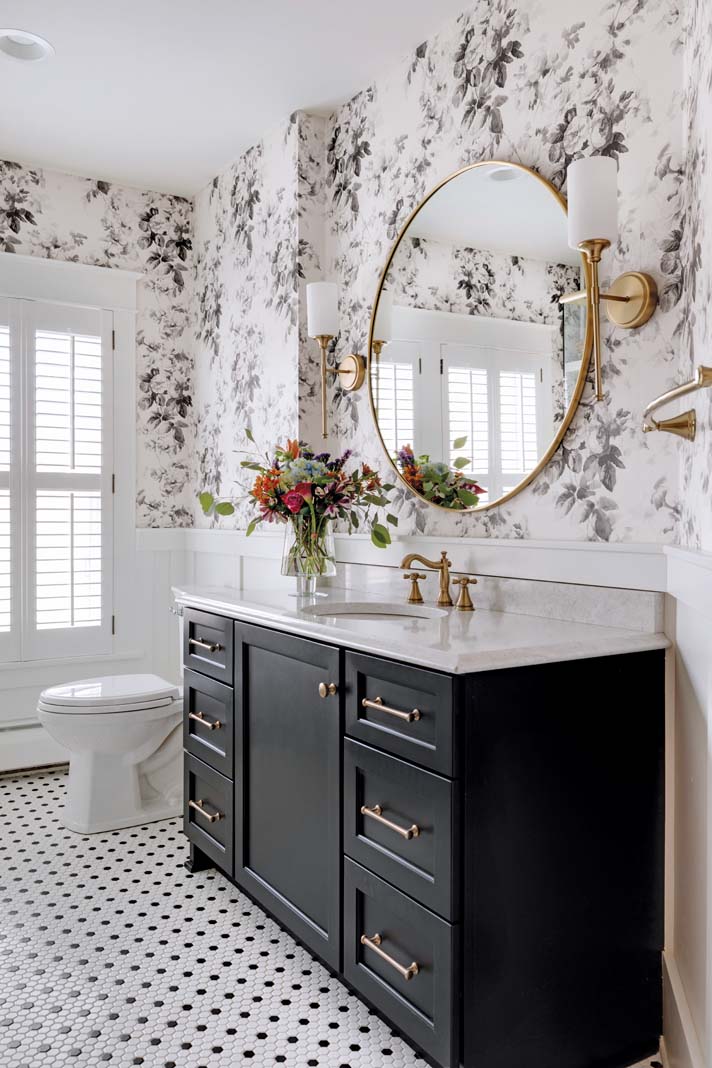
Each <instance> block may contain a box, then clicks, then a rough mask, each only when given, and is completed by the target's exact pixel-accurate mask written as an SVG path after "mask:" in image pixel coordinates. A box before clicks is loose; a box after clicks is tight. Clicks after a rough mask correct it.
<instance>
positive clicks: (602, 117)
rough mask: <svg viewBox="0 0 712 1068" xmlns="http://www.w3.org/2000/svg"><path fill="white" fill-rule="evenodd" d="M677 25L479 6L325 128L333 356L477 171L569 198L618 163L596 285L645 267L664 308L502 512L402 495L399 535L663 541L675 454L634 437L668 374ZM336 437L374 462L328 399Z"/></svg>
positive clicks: (620, 10)
mask: <svg viewBox="0 0 712 1068" xmlns="http://www.w3.org/2000/svg"><path fill="white" fill-rule="evenodd" d="M682 29H683V28H682V26H681V25H680V24H679V19H678V15H677V12H676V9H675V8H674V7H672V8H671V6H670V5H669V4H668V3H667V2H665V0H648V2H647V3H642V2H641V0H615V2H609V0H597V2H595V3H594V4H593V5H588V6H587V7H586V9H585V11H581V12H580V13H579V11H578V10H577V11H576V12H575V13H574V12H573V11H572V8H571V6H570V5H569V4H566V3H564V2H563V0H549V2H546V3H535V4H526V5H524V4H515V3H514V2H513V0H480V2H478V3H477V4H475V5H474V6H472V7H471V8H470V9H469V10H468V11H467V12H466V13H465V14H464V15H462V16H461V17H460V18H459V19H457V20H456V21H454V22H452V23H450V24H449V25H447V26H446V27H445V28H444V30H443V32H441V33H440V34H439V35H438V36H436V37H434V38H432V39H431V40H429V41H427V42H425V43H424V44H423V45H421V46H420V47H419V48H418V49H417V50H416V51H415V53H414V54H413V55H412V56H410V57H409V58H408V59H407V60H406V61H404V62H403V63H401V64H400V66H397V67H396V68H395V69H394V70H392V71H391V72H390V73H388V74H387V75H386V76H384V78H382V79H381V80H380V81H378V82H377V83H376V84H374V85H372V86H370V87H369V88H367V89H365V90H364V91H363V92H361V93H360V94H359V95H358V96H356V97H355V98H354V99H353V100H351V101H350V102H349V103H348V104H346V105H345V106H344V107H342V108H341V109H339V110H338V112H337V113H336V114H335V115H334V116H333V117H332V118H331V120H330V123H329V130H328V141H327V159H326V199H327V220H326V225H327V235H326V251H327V261H326V268H327V269H326V272H325V274H326V276H327V277H335V278H336V279H337V280H338V281H339V282H340V283H341V286H342V290H341V292H342V304H341V317H342V323H343V333H342V337H341V338H340V339H339V345H340V348H341V349H342V350H344V349H353V350H355V351H363V348H364V345H365V342H366V338H367V333H368V319H369V314H370V306H371V299H372V296H373V293H374V291H375V288H376V284H377V280H378V275H379V271H380V268H381V265H382V264H383V262H384V260H385V258H386V255H387V252H388V249H389V247H390V245H391V244H392V243H393V241H394V239H395V237H396V235H397V233H398V230H399V228H400V227H401V226H402V224H403V223H404V221H405V219H406V217H407V215H408V213H409V212H410V211H411V210H412V208H413V207H414V206H415V205H416V204H417V203H418V202H419V200H420V199H421V198H422V197H423V195H424V194H425V193H426V192H427V191H428V189H430V188H431V187H432V186H433V185H435V184H436V183H437V182H438V181H439V180H440V179H442V178H443V177H445V176H446V175H447V174H448V173H451V172H452V171H454V170H456V169H457V168H458V167H460V166H462V165H463V164H465V163H468V162H473V161H475V160H481V159H487V158H499V159H507V160H514V161H516V162H520V163H524V164H527V165H529V166H533V167H534V168H536V169H537V170H539V171H540V173H542V174H543V175H545V176H546V177H547V178H549V179H550V180H551V181H553V182H554V184H555V185H557V187H562V186H563V184H564V180H565V172H566V167H567V165H568V163H570V162H571V160H573V159H575V158H577V157H578V156H581V155H587V154H592V153H603V154H606V155H609V156H612V157H613V158H615V159H616V160H617V161H618V163H619V191H620V197H621V212H620V224H621V225H620V238H619V242H618V247H617V248H616V249H615V250H613V253H612V254H611V255H609V256H608V257H607V262H606V264H605V265H604V272H603V273H604V277H605V275H607V274H610V275H611V276H614V274H616V273H619V271H620V270H623V269H631V268H635V267H638V268H641V269H645V270H649V271H651V273H653V274H654V276H655V277H656V279H657V281H658V284H659V287H660V290H661V297H662V302H661V308H660V310H659V312H658V313H657V315H656V316H655V317H654V319H653V320H651V322H650V323H649V324H648V325H647V326H646V327H645V328H643V329H642V330H640V331H621V330H614V329H612V328H610V327H608V326H607V325H606V326H604V334H605V338H606V345H605V356H604V361H605V363H604V386H605V392H606V397H605V400H604V401H603V402H602V403H598V404H597V403H595V402H594V399H593V396H592V390H591V388H590V387H589V389H588V391H587V393H586V394H585V395H584V398H583V403H582V405H581V407H580V409H579V411H578V413H577V416H576V418H575V420H574V423H573V425H572V427H571V430H570V432H569V434H568V435H567V437H566V439H565V442H564V444H563V447H562V448H561V449H560V450H559V451H558V453H557V454H556V456H555V458H554V460H553V461H552V463H551V464H550V465H549V466H548V468H547V469H546V470H545V471H544V472H543V473H542V475H541V476H540V477H539V478H538V479H537V480H536V481H535V482H534V483H533V484H532V485H531V486H530V487H528V488H527V489H526V490H525V491H524V492H523V493H522V494H520V495H519V496H518V497H517V498H515V499H514V500H513V501H512V502H511V503H510V504H509V505H506V506H504V507H501V508H495V509H493V510H492V511H489V512H485V513H481V514H477V515H464V516H462V515H460V516H450V515H447V514H446V513H442V512H439V511H436V510H435V509H430V508H428V507H427V506H426V505H424V504H421V503H420V502H419V501H417V500H416V499H415V498H414V497H412V496H411V495H409V494H405V493H404V494H402V495H401V497H400V500H399V501H398V511H399V515H400V531H401V532H406V533H407V532H424V533H427V534H435V533H441V534H450V535H469V536H499V537H514V538H526V537H531V538H557V539H565V538H572V539H573V538H580V539H589V540H601V541H609V540H615V541H624V540H625V541H666V540H673V538H674V536H675V531H676V527H677V524H678V522H679V516H680V504H679V501H678V498H677V494H676V486H677V458H676V447H675V443H674V442H672V441H671V440H669V439H665V438H663V436H662V435H660V436H655V437H654V440H650V439H648V438H646V437H644V436H643V434H642V433H641V429H640V423H641V414H642V410H643V408H644V407H645V404H646V403H647V401H648V400H649V399H650V398H651V397H652V396H654V395H655V394H656V393H657V392H659V391H660V390H662V389H664V388H666V387H667V386H668V385H669V384H670V382H671V380H672V379H673V378H674V377H675V374H676V372H677V361H678V346H679V331H680V326H681V321H682V318H683V316H682V305H681V267H680V258H679V256H675V255H671V254H670V251H669V250H670V246H671V245H672V244H674V243H675V240H676V235H677V230H678V227H679V215H680V210H681V197H682V158H681V154H682V136H681V135H682V131H681V124H680V118H679V116H680V106H681V85H682V48H681V36H682ZM332 419H334V420H335V436H336V437H337V439H338V442H339V444H340V445H347V444H348V445H352V446H354V447H355V449H356V450H357V451H358V452H359V453H360V454H361V456H362V457H363V458H364V459H366V460H367V461H368V462H369V463H372V464H374V465H379V466H380V467H383V463H384V460H383V457H382V456H381V455H380V453H379V449H378V446H377V444H376V439H375V436H374V433H373V426H372V422H371V414H370V410H369V405H368V398H367V396H366V395H365V393H359V394H341V395H338V393H337V394H336V396H335V402H334V405H332Z"/></svg>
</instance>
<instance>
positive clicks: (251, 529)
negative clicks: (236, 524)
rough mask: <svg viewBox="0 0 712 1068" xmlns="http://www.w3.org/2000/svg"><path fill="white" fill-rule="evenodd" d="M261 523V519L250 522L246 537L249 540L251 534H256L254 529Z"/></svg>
mask: <svg viewBox="0 0 712 1068" xmlns="http://www.w3.org/2000/svg"><path fill="white" fill-rule="evenodd" d="M259 522H260V519H259V518H257V519H251V520H250V522H249V523H248V524H247V530H246V532H245V537H247V538H249V536H250V534H252V533H253V532H254V529H255V527H256V526H257V524H258V523H259Z"/></svg>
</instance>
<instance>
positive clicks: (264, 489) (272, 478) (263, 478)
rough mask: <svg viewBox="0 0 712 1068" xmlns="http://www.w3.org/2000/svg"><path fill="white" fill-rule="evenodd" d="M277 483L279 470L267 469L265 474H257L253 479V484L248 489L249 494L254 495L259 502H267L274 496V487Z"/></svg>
mask: <svg viewBox="0 0 712 1068" xmlns="http://www.w3.org/2000/svg"><path fill="white" fill-rule="evenodd" d="M278 485H279V471H275V470H274V469H273V470H271V471H268V472H267V474H264V475H258V476H257V478H256V479H255V484H254V486H253V487H252V489H251V490H250V496H251V497H254V498H255V500H256V501H259V502H260V504H267V503H268V501H269V500H270V499H271V498H272V497H273V496H274V491H275V488H276V487H277V486H278Z"/></svg>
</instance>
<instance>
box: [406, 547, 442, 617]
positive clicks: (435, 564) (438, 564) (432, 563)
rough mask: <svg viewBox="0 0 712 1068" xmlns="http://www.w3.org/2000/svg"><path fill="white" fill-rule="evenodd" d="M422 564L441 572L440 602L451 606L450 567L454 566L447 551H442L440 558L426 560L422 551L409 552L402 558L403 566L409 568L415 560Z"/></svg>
mask: <svg viewBox="0 0 712 1068" xmlns="http://www.w3.org/2000/svg"><path fill="white" fill-rule="evenodd" d="M416 561H417V562H418V563H419V564H422V565H423V567H429V568H432V570H433V571H439V572H440V593H439V594H438V604H439V605H442V606H443V607H450V606H451V605H452V597H451V596H450V568H451V567H452V561H450V560H448V558H447V552H444V551H443V552H441V553H440V560H439V561H438V560H426V559H425V557H424V556H421V555H420V553H408V555H407V556H404V557H403V559H402V560H401V568H404V569H407V568H409V567H412V565H413V564H414V563H415V562H416Z"/></svg>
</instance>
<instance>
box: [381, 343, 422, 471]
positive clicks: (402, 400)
mask: <svg viewBox="0 0 712 1068" xmlns="http://www.w3.org/2000/svg"><path fill="white" fill-rule="evenodd" d="M413 370H414V368H413V363H412V362H410V361H404V360H395V361H391V360H387V359H385V358H384V356H383V355H382V356H381V358H380V360H379V363H378V370H377V373H376V381H375V403H376V409H377V411H378V429H379V430H380V432H381V437H382V438H383V444H384V445H385V447H386V449H387V451H388V453H389V455H391V456H393V455H394V454H395V453H396V452H397V451H398V449H399V448H400V447H401V446H402V445H413V435H414V429H415V407H414V406H415V397H414V374H413Z"/></svg>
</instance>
